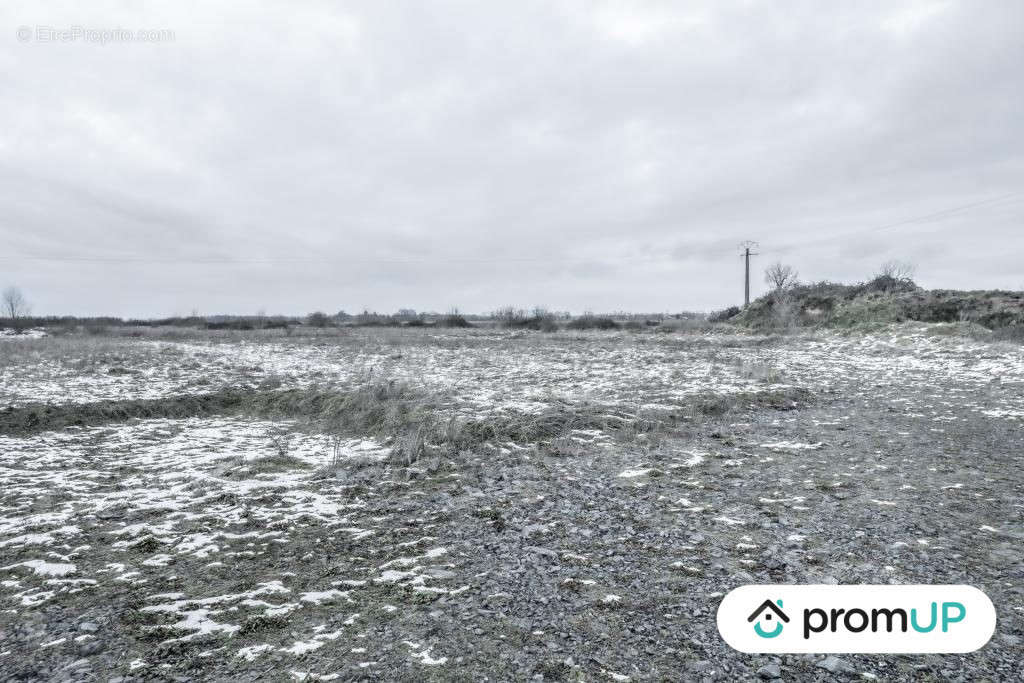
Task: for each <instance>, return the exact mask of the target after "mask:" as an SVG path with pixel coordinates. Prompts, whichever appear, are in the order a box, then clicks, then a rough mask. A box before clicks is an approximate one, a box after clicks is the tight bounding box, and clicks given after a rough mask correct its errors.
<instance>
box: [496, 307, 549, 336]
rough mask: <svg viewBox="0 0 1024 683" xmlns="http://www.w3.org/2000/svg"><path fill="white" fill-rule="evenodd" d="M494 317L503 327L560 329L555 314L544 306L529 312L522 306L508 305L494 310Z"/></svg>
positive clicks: (542, 329)
mask: <svg viewBox="0 0 1024 683" xmlns="http://www.w3.org/2000/svg"><path fill="white" fill-rule="evenodd" d="M494 318H495V319H496V320H497V321H498V323H499V324H500V325H501V326H502V327H507V328H509V329H521V330H540V331H542V332H554V331H555V330H557V329H558V323H556V322H555V316H554V315H552V314H551V313H550V312H549V311H547V310H546V309H543V308H540V307H538V308H535V309H533V313H532V314H529V313H527V312H526V311H524V310H523V309H521V308H515V307H513V306H506V307H505V308H501V309H498V310H497V311H495V312H494Z"/></svg>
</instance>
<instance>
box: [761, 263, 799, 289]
mask: <svg viewBox="0 0 1024 683" xmlns="http://www.w3.org/2000/svg"><path fill="white" fill-rule="evenodd" d="M798 276H799V273H797V272H796V270H794V269H793V266H784V265H782V264H781V263H779V262H775V263H773V264H772V265H770V266H768V267H767V268H765V269H764V281H765V282H767V283H768V284H769V285H771V287H772V289H773V290H774V291H776V292H784V291H786V290H787V289H792V288H793V287H795V286H796V284H797V277H798Z"/></svg>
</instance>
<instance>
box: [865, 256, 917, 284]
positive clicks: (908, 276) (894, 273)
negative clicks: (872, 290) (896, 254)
mask: <svg viewBox="0 0 1024 683" xmlns="http://www.w3.org/2000/svg"><path fill="white" fill-rule="evenodd" d="M916 272H917V267H916V266H914V264H913V263H908V262H906V261H897V260H895V259H894V260H891V261H886V262H885V263H883V264H882V267H881V268H879V269H878V274H877V275H875V277H884V278H890V279H892V280H913V279H914V274H915V273H916Z"/></svg>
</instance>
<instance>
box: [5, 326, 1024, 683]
mask: <svg viewBox="0 0 1024 683" xmlns="http://www.w3.org/2000/svg"><path fill="white" fill-rule="evenodd" d="M378 380H395V381H398V382H401V383H403V384H406V385H408V386H411V387H414V388H415V389H417V390H418V391H422V392H424V393H425V394H427V395H436V396H441V397H443V402H444V404H445V405H447V406H450V407H451V408H452V409H453V410H454V411H455V412H457V413H459V414H461V415H465V416H471V417H474V418H476V419H486V418H487V417H488V416H491V415H496V414H502V413H509V414H511V413H515V414H523V415H530V414H539V413H541V412H543V411H544V410H545V409H547V408H550V407H551V406H555V405H557V406H561V407H562V408H563V409H564V408H565V407H566V406H569V407H570V408H571V407H572V406H575V405H579V406H582V405H599V406H602V407H606V408H608V409H616V410H618V409H621V410H623V411H633V412H636V411H639V410H642V409H647V410H652V409H654V410H661V411H663V412H664V413H666V414H667V413H671V412H672V411H677V412H679V408H680V406H682V405H684V404H685V402H686V400H687V399H688V398H692V397H694V396H705V395H714V396H730V395H738V394H741V393H743V394H754V393H757V392H766V391H773V390H782V389H792V388H802V389H806V390H808V391H809V392H810V393H809V396H810V398H809V399H808V400H807V401H805V402H802V403H800V404H799V405H793V406H788V405H787V406H783V408H784V409H774V408H770V407H765V406H757V405H756V404H754V405H744V406H741V407H739V408H737V409H735V410H733V411H731V412H726V413H725V414H722V415H710V414H709V415H696V414H686V415H681V416H679V418H678V419H677V420H676V421H675V422H673V423H672V424H671V425H670V426H668V427H666V428H664V429H663V430H661V431H659V432H656V433H651V434H646V433H642V434H636V435H634V436H632V437H630V438H624V437H623V435H622V434H610V433H604V432H602V431H601V430H595V429H589V428H588V429H574V430H571V431H569V432H568V433H567V434H566V435H565V438H566V439H568V440H570V441H571V442H572V444H573V447H572V449H566V448H565V447H563V446H564V444H563V445H561V446H559V447H557V448H555V447H554V445H553V444H549V443H514V442H510V443H501V444H486V443H485V444H482V445H481V446H480V447H479V448H474V449H472V450H466V451H463V452H460V453H458V454H455V455H453V456H452V457H451V458H450V460H448V461H447V462H445V463H443V464H441V465H440V466H438V465H437V464H436V463H434V464H433V465H430V464H427V463H414V464H413V466H411V467H400V466H397V465H391V464H389V462H388V461H387V456H388V453H389V442H388V441H387V440H386V439H382V438H379V437H372V436H370V435H367V434H348V435H346V436H345V438H343V439H339V438H333V439H332V438H330V437H328V436H327V435H326V434H324V433H320V432H318V431H317V429H315V428H313V427H311V426H310V425H309V424H307V423H306V422H304V421H303V420H301V419H298V417H297V418H296V419H294V420H291V419H290V420H276V421H270V420H266V419H257V418H255V417H246V416H244V415H213V416H210V415H205V416H199V417H194V418H187V419H149V420H127V421H120V422H118V421H112V422H106V423H104V424H95V425H89V424H86V425H82V426H79V427H72V428H68V429H65V430H63V431H48V430H47V429H46V428H45V422H44V423H42V424H41V425H40V426H38V428H33V429H32V430H30V431H27V432H19V433H16V434H15V433H8V434H4V433H3V432H2V431H0V672H2V673H3V674H4V675H3V676H0V677H3V678H19V677H20V678H24V679H29V680H31V679H38V680H52V679H58V680H59V679H62V678H63V679H67V680H80V679H81V680H87V679H88V680H91V678H90V677H95V678H96V679H98V680H107V679H108V678H115V677H118V676H121V677H129V676H130V677H137V678H150V679H159V680H170V679H173V678H174V677H175V676H185V677H188V678H193V679H195V678H198V679H209V680H226V679H232V680H238V679H245V680H248V679H252V678H254V677H257V676H260V675H268V676H270V677H271V679H273V680H283V679H288V678H289V677H290V678H294V679H296V680H303V679H306V678H308V680H321V679H322V680H332V679H333V678H337V679H341V680H351V679H359V678H361V677H365V678H369V679H384V680H394V679H402V680H421V679H423V678H429V677H435V678H439V679H452V678H455V679H472V680H479V679H482V678H484V677H486V676H489V677H490V678H491V679H492V680H517V679H523V678H530V677H531V676H534V675H537V674H541V675H543V676H544V677H545V678H549V679H550V678H571V677H582V678H586V679H595V680H602V679H604V680H626V677H629V678H631V679H635V680H645V679H652V678H653V679H658V678H664V677H667V678H670V679H700V678H703V677H710V678H712V679H722V680H735V679H737V678H748V677H755V676H756V672H757V670H758V669H759V667H761V666H763V665H765V664H769V663H779V664H781V666H782V667H783V671H790V672H791V673H792V675H794V676H796V677H799V678H812V679H813V678H815V677H822V678H828V677H830V676H831V675H832V672H831V671H829V670H828V669H829V668H834V666H838V665H834V664H833V663H829V664H828V667H827V668H821V666H819V665H820V664H822V661H821V658H813V657H783V658H781V659H773V658H770V657H758V656H749V655H740V654H739V653H735V652H732V651H731V650H729V649H728V648H727V647H726V646H725V645H724V644H723V643H722V642H721V640H720V639H719V638H718V636H717V633H716V631H715V624H714V613H715V609H716V607H717V600H718V598H719V597H720V596H721V595H723V594H724V593H725V592H727V591H728V590H730V589H731V588H733V587H735V586H737V585H741V584H743V583H754V582H759V583H778V582H839V583H855V582H870V583H888V582H897V583H906V582H925V583H943V582H945V583H971V584H974V585H976V586H978V587H980V588H982V589H983V590H985V591H986V592H988V593H989V595H990V596H991V597H992V599H993V602H994V603H995V604H996V605H997V606H998V610H999V626H998V629H997V636H996V638H995V639H994V640H993V642H992V643H991V644H990V645H989V646H987V647H986V648H985V649H983V650H982V651H980V652H979V653H975V654H970V655H959V656H927V657H918V658H909V657H902V658H899V657H888V658H884V657H864V658H861V657H853V656H850V657H845V658H843V659H842V660H841V664H842V666H841V667H840V668H841V669H842V670H843V671H846V670H847V669H846V668H844V667H848V669H849V671H848V673H850V674H852V675H857V674H861V673H863V674H867V675H871V676H878V677H880V678H885V679H906V680H912V679H917V678H920V677H921V676H932V677H933V678H939V679H942V678H953V677H955V675H963V676H964V677H965V679H972V678H977V677H981V676H988V677H989V678H993V679H996V680H1000V679H1009V678H1011V677H1012V674H1013V672H1017V671H1019V665H1020V663H1021V653H1022V649H1021V638H1022V637H1024V636H1022V630H1024V621H1022V616H1024V615H1022V613H1021V612H1022V611H1024V600H1022V598H1021V593H1020V590H1021V589H1020V585H1021V584H1020V580H1021V578H1022V576H1024V574H1022V572H1024V564H1022V561H1024V555H1022V553H1024V550H1022V548H1024V517H1022V513H1024V503H1021V501H1022V500H1024V497H1022V494H1024V476H1022V475H1021V474H1020V468H1019V466H1018V459H1019V454H1020V452H1021V446H1022V445H1024V437H1022V434H1021V432H1022V429H1021V427H1022V426H1024V425H1022V420H1024V352H1022V348H1021V347H1020V346H1014V345H992V344H985V343H981V342H976V341H971V340H968V339H965V338H962V337H957V336H952V335H943V334H937V333H936V331H935V330H934V329H932V328H929V327H927V326H921V325H904V326H897V327H893V328H890V329H888V330H886V331H883V332H880V333H876V334H870V335H867V334H852V335H839V334H836V333H827V332H815V333H809V334H805V335H800V336H793V337H759V336H752V335H718V334H706V333H700V334H679V333H675V334H660V333H649V332H645V333H640V334H637V333H617V332H616V333H588V334H571V333H564V332H563V333H557V334H542V333H529V334H523V333H518V334H509V333H504V332H499V331H479V330H473V331H452V332H443V333H438V332H436V331H431V330H372V329H370V330H364V329H357V330H352V331H350V332H347V333H346V334H344V335H340V336H334V337H317V338H302V337H296V338H277V339H260V338H256V337H249V338H246V337H242V338H238V339H231V340H225V339H203V338H196V339H191V340H185V341H165V340H150V339H117V338H108V337H60V338H48V337H43V338H36V339H23V338H21V339H17V340H15V338H10V339H7V338H4V339H0V411H2V410H5V409H12V408H13V409H22V408H25V407H26V406H31V405H33V404H42V403H53V404H57V403H60V404H79V405H83V406H84V405H88V404H94V403H96V402H102V401H111V400H126V399H151V398H170V397H177V396H182V395H190V394H201V393H207V392H213V391H216V390H218V389H223V388H236V389H246V388H252V389H257V388H260V389H261V390H265V389H266V388H268V387H270V388H278V387H280V388H292V387H299V388H302V387H314V386H315V387H321V388H324V389H326V390H330V389H337V390H339V391H343V390H346V389H347V388H350V387H352V386H355V385H359V384H365V383H367V382H370V381H378ZM776 407H778V406H776ZM42 419H43V420H45V417H44V418H42ZM332 458H336V459H338V460H339V462H340V466H335V467H328V465H329V464H330V462H331V460H332ZM346 463H351V465H346ZM337 464H338V463H335V465H337Z"/></svg>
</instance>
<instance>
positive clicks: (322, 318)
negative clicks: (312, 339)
mask: <svg viewBox="0 0 1024 683" xmlns="http://www.w3.org/2000/svg"><path fill="white" fill-rule="evenodd" d="M306 322H307V323H308V324H309V326H310V327H327V325H328V323H330V318H328V317H327V314H326V313H324V312H322V311H317V312H315V313H310V314H309V317H307V318H306Z"/></svg>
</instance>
